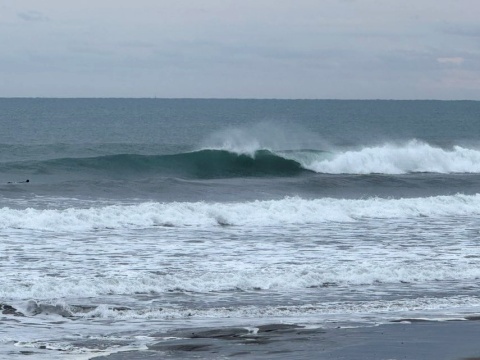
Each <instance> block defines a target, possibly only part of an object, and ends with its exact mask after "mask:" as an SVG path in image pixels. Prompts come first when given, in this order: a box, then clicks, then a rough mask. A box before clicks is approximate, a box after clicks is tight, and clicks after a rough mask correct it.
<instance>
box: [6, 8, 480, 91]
mask: <svg viewBox="0 0 480 360" xmlns="http://www.w3.org/2000/svg"><path fill="white" fill-rule="evenodd" d="M478 13H480V2H478V1H477V0H419V1H416V2H407V3H405V2H398V1H393V0H385V1H382V2H379V1H376V0H362V1H359V0H325V1H313V0H299V1H294V0H276V1H274V0H264V1H253V0H244V1H241V2H239V1H234V0H205V1H202V2H186V1H176V2H174V1H163V0H162V1H156V0H155V1H154V0H140V1H138V2H134V3H133V2H130V1H125V0H117V1H113V0H100V1H97V2H95V3H91V2H85V3H72V2H65V1H60V0H44V1H42V2H41V3H40V2H38V1H35V0H24V1H22V2H18V1H14V0H6V1H4V2H3V5H0V41H1V42H2V44H3V47H4V50H5V49H8V51H4V52H3V54H2V56H0V83H1V84H2V85H1V86H0V96H5V97H10V96H68V97H110V96H111V97H153V96H157V97H217V98H224V97H230V98H231V97H234V98H236V97H240V98H355V99H358V98H395V99H406V98H414V99H431V98H437V99H480V95H479V91H478V86H479V85H480V65H479V64H480V61H479V60H480V41H479V39H480V28H479V27H478V25H477V24H478V20H477V17H478V16H477V14H478Z"/></svg>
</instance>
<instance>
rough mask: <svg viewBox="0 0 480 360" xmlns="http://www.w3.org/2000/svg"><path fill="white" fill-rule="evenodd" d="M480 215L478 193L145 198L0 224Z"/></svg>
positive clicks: (66, 227) (23, 214) (22, 214)
mask: <svg viewBox="0 0 480 360" xmlns="http://www.w3.org/2000/svg"><path fill="white" fill-rule="evenodd" d="M472 215H475V216H478V215H480V194H477V195H452V196H436V197H426V198H411V199H382V198H370V199H362V200H349V199H332V198H323V199H314V200H307V199H302V198H298V197H288V198H285V199H282V200H268V201H253V202H241V203H204V202H171V203H158V202H146V203H140V204H137V205H112V206H104V207H94V208H88V209H78V208H68V209H64V210H53V209H46V210H37V209H31V208H28V209H24V210H17V209H11V208H7V207H4V208H1V209H0V229H30V230H52V229H55V230H62V231H89V230H93V231H94V230H97V229H129V228H131V229H138V228H153V227H158V226H160V227H161V226H164V227H183V226H189V227H190V226H196V227H200V228H204V227H207V228H208V227H212V226H213V227H217V226H254V227H257V226H277V225H284V226H287V225H304V224H309V225H312V224H322V223H328V222H355V221H359V220H368V219H409V218H418V217H422V218H423V217H431V218H441V217H449V218H450V217H455V216H472Z"/></svg>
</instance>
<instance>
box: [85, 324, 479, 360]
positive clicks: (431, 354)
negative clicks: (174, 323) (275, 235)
mask: <svg viewBox="0 0 480 360" xmlns="http://www.w3.org/2000/svg"><path fill="white" fill-rule="evenodd" d="M478 320H479V318H478V317H473V318H472V319H471V320H463V321H461V320H459V321H442V322H438V321H424V320H415V319H411V320H405V321H403V322H395V323H393V322H392V323H389V324H382V325H378V326H372V327H357V328H334V329H322V328H317V329H311V328H305V327H302V326H299V325H287V324H270V325H263V326H259V327H257V330H256V331H251V330H250V331H249V330H247V329H246V328H240V327H225V328H201V329H183V330H176V331H172V332H168V333H157V334H154V335H153V336H152V337H154V338H155V337H158V339H159V341H157V342H155V343H153V344H150V345H149V346H148V350H143V351H126V352H118V353H113V354H110V355H106V356H96V357H93V358H92V359H95V360H127V359H128V360H140V359H142V360H143V359H160V358H161V359H199V358H200V359H228V358H237V359H281V360H287V359H352V360H353V359H356V360H361V359H365V360H367V359H368V360H380V359H385V360H386V359H389V360H393V359H411V360H419V359H422V360H479V359H480V342H479V341H478V335H479V334H480V321H478ZM407 321H408V322H407ZM162 339H163V340H162Z"/></svg>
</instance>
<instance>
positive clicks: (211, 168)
mask: <svg viewBox="0 0 480 360" xmlns="http://www.w3.org/2000/svg"><path fill="white" fill-rule="evenodd" d="M1 168H2V171H5V172H8V171H22V172H24V173H30V174H32V175H35V174H45V175H54V174H61V173H77V174H78V173H82V174H83V175H88V174H92V175H102V174H103V175H108V176H119V177H123V176H142V175H149V174H150V175H153V174H155V175H160V176H175V177H182V178H189V179H209V178H230V177H262V176H294V175H298V174H300V173H302V172H305V171H307V170H305V169H303V168H302V166H301V164H300V163H299V162H297V161H295V160H293V159H289V158H287V157H283V156H281V155H277V154H274V153H272V152H270V151H268V150H259V151H256V152H255V153H254V154H253V155H246V154H236V153H232V152H228V151H225V150H199V151H195V152H190V153H181V154H174V155H136V154H118V155H108V156H98V157H88V158H62V159H52V160H44V161H29V162H13V163H12V162H11V163H4V164H2V165H1Z"/></svg>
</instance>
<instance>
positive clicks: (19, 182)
mask: <svg viewBox="0 0 480 360" xmlns="http://www.w3.org/2000/svg"><path fill="white" fill-rule="evenodd" d="M28 182H30V180H28V179H27V180H25V181H17V182H12V181H9V182H8V183H7V184H25V183H28Z"/></svg>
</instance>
